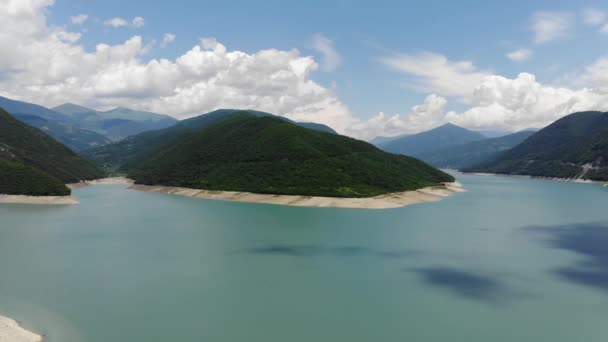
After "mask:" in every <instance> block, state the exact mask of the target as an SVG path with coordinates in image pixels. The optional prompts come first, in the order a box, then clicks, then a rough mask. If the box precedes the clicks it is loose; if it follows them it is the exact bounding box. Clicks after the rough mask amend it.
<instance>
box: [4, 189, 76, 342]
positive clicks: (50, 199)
mask: <svg viewBox="0 0 608 342" xmlns="http://www.w3.org/2000/svg"><path fill="white" fill-rule="evenodd" d="M78 203H80V202H78V200H77V199H76V198H75V197H72V196H25V195H3V194H0V204H41V205H73V204H78ZM0 341H2V340H1V339H0Z"/></svg>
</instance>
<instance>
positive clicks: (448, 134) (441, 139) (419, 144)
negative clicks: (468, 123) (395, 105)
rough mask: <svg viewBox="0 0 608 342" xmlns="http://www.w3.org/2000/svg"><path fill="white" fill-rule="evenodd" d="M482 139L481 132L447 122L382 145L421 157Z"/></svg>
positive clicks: (388, 149) (395, 151)
mask: <svg viewBox="0 0 608 342" xmlns="http://www.w3.org/2000/svg"><path fill="white" fill-rule="evenodd" d="M482 139H485V137H484V136H483V135H482V134H480V133H477V132H473V131H470V130H468V129H465V128H462V127H459V126H456V125H453V124H445V125H443V126H439V127H437V128H435V129H432V130H430V131H426V132H422V133H418V134H413V135H406V136H402V137H400V138H397V139H395V140H392V141H389V142H386V143H383V144H381V145H380V147H381V148H382V149H383V150H385V151H387V152H391V153H397V154H404V155H408V156H412V157H420V156H421V155H424V154H426V153H430V152H433V151H437V150H439V149H442V148H446V147H450V146H454V145H460V144H466V143H469V142H471V141H475V140H482Z"/></svg>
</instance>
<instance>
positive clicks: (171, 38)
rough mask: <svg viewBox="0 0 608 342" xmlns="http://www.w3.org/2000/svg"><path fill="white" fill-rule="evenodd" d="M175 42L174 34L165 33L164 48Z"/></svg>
mask: <svg viewBox="0 0 608 342" xmlns="http://www.w3.org/2000/svg"><path fill="white" fill-rule="evenodd" d="M174 40H175V35H174V34H173V33H165V35H164V36H163V43H162V46H167V44H169V43H171V42H173V41H174Z"/></svg>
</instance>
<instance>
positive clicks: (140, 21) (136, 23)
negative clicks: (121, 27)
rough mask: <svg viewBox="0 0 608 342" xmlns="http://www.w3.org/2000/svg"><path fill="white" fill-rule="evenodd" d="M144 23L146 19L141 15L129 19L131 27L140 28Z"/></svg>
mask: <svg viewBox="0 0 608 342" xmlns="http://www.w3.org/2000/svg"><path fill="white" fill-rule="evenodd" d="M145 24H146V21H145V20H144V18H142V17H135V18H133V20H131V25H133V27H137V28H140V27H144V25H145Z"/></svg>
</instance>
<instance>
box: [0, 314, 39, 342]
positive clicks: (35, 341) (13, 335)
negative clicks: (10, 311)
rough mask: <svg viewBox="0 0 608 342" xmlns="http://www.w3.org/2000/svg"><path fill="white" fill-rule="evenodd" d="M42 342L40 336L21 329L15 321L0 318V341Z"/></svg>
mask: <svg viewBox="0 0 608 342" xmlns="http://www.w3.org/2000/svg"><path fill="white" fill-rule="evenodd" d="M42 340H43V337H42V336H40V335H37V334H34V333H33V332H31V331H28V330H25V329H23V328H22V327H21V326H20V325H19V323H18V322H17V321H15V320H13V319H10V318H8V317H4V316H0V341H2V342H40V341H42Z"/></svg>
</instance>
